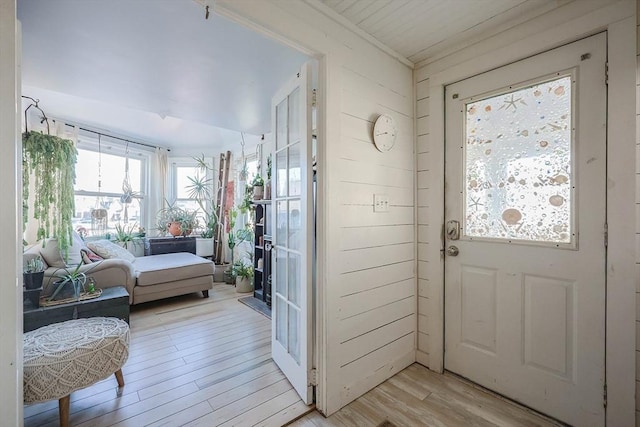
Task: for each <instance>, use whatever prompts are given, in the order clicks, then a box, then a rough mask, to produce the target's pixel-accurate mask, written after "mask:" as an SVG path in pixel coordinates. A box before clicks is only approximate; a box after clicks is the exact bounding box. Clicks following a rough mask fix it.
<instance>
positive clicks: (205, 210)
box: [187, 154, 218, 256]
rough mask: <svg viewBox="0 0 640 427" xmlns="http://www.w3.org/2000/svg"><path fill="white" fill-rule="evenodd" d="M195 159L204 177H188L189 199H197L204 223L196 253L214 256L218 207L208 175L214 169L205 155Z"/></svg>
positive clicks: (197, 241)
mask: <svg viewBox="0 0 640 427" xmlns="http://www.w3.org/2000/svg"><path fill="white" fill-rule="evenodd" d="M193 159H194V160H195V161H196V163H197V167H198V169H199V172H201V173H202V175H201V174H200V173H198V174H196V176H188V177H187V179H188V180H189V182H190V184H189V185H188V186H187V191H188V196H189V198H192V199H195V201H196V202H197V203H198V206H199V208H200V211H201V213H202V217H203V222H204V224H203V228H202V229H201V231H200V237H199V238H197V239H196V253H197V254H198V255H200V256H212V255H213V241H214V236H215V232H216V225H217V224H218V216H217V214H216V208H217V206H216V203H215V201H214V200H213V197H212V194H213V192H212V187H213V186H212V180H211V179H210V178H207V174H208V173H209V172H210V171H212V170H213V168H212V167H211V166H210V165H209V163H208V162H207V161H206V160H205V157H204V154H202V156H201V157H194V158H193Z"/></svg>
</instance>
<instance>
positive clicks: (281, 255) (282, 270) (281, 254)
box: [275, 249, 287, 297]
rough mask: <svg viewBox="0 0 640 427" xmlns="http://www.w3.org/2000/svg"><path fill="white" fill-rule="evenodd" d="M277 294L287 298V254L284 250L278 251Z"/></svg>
mask: <svg viewBox="0 0 640 427" xmlns="http://www.w3.org/2000/svg"><path fill="white" fill-rule="evenodd" d="M275 252H276V277H277V280H276V292H277V293H279V294H280V295H282V296H284V297H286V296H287V253H286V252H285V251H283V250H282V249H277V250H276V251H275Z"/></svg>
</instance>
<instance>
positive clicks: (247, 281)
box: [236, 277, 253, 294]
mask: <svg viewBox="0 0 640 427" xmlns="http://www.w3.org/2000/svg"><path fill="white" fill-rule="evenodd" d="M236 292H238V293H242V294H245V293H247V292H253V280H251V278H249V277H236Z"/></svg>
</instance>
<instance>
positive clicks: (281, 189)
mask: <svg viewBox="0 0 640 427" xmlns="http://www.w3.org/2000/svg"><path fill="white" fill-rule="evenodd" d="M287 183H288V174H287V149H286V148H285V149H284V150H282V151H278V152H277V153H276V184H277V187H276V197H285V196H286V195H287Z"/></svg>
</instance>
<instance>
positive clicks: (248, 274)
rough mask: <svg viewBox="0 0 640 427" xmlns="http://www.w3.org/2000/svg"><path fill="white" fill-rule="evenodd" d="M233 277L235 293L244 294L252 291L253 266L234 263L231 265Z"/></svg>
mask: <svg viewBox="0 0 640 427" xmlns="http://www.w3.org/2000/svg"><path fill="white" fill-rule="evenodd" d="M232 269H233V275H234V277H235V278H236V292H241V293H246V292H252V291H253V280H252V279H253V274H254V273H253V265H250V264H245V263H244V262H242V261H236V262H235V263H234V264H233V267H232Z"/></svg>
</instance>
